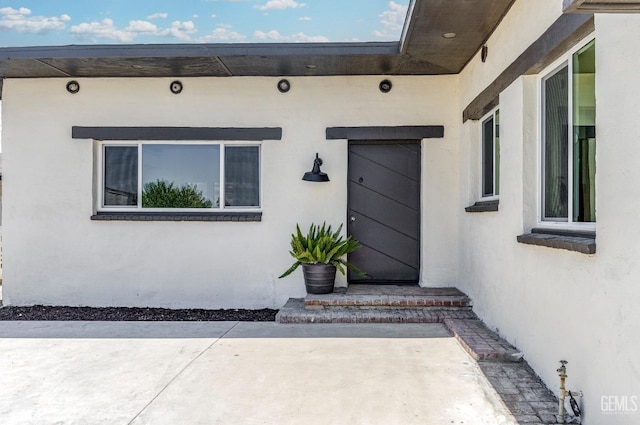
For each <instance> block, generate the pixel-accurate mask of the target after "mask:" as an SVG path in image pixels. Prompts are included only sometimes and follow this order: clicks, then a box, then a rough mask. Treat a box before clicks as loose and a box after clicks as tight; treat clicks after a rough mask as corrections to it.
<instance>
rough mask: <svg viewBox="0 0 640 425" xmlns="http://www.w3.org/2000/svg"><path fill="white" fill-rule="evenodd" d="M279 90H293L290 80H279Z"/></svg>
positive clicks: (284, 91) (283, 91)
mask: <svg viewBox="0 0 640 425" xmlns="http://www.w3.org/2000/svg"><path fill="white" fill-rule="evenodd" d="M278 90H279V91H280V93H286V92H288V91H289V90H291V83H290V82H289V80H286V79H282V80H280V81H278Z"/></svg>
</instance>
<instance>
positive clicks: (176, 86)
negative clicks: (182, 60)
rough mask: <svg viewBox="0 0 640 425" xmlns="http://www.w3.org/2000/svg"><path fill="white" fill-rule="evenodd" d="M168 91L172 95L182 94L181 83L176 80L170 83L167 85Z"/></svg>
mask: <svg viewBox="0 0 640 425" xmlns="http://www.w3.org/2000/svg"><path fill="white" fill-rule="evenodd" d="M169 90H171V93H173V94H180V93H181V92H182V83H181V82H180V81H178V80H175V81H172V82H171V84H170V85H169Z"/></svg>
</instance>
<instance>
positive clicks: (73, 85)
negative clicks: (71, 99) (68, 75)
mask: <svg viewBox="0 0 640 425" xmlns="http://www.w3.org/2000/svg"><path fill="white" fill-rule="evenodd" d="M67 91H68V92H69V93H71V94H76V93H78V92H79V91H80V83H78V82H77V81H76V80H71V81H69V82H68V83H67Z"/></svg>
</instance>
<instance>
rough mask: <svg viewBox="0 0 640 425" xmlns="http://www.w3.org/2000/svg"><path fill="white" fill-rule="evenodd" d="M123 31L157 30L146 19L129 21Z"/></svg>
mask: <svg viewBox="0 0 640 425" xmlns="http://www.w3.org/2000/svg"><path fill="white" fill-rule="evenodd" d="M124 31H126V32H130V33H134V34H155V33H156V32H158V27H156V26H155V25H154V24H152V23H151V22H148V21H129V26H128V27H127V28H125V29H124Z"/></svg>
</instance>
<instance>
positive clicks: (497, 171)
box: [493, 110, 500, 195]
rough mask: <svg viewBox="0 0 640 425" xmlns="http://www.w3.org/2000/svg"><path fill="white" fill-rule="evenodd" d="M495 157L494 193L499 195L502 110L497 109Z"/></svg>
mask: <svg viewBox="0 0 640 425" xmlns="http://www.w3.org/2000/svg"><path fill="white" fill-rule="evenodd" d="M493 131H494V135H493V138H494V146H493V149H494V151H495V152H494V153H493V155H494V157H495V162H494V167H493V168H494V174H495V179H494V186H495V188H494V195H499V194H500V110H497V111H496V114H495V126H494V130H493Z"/></svg>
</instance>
